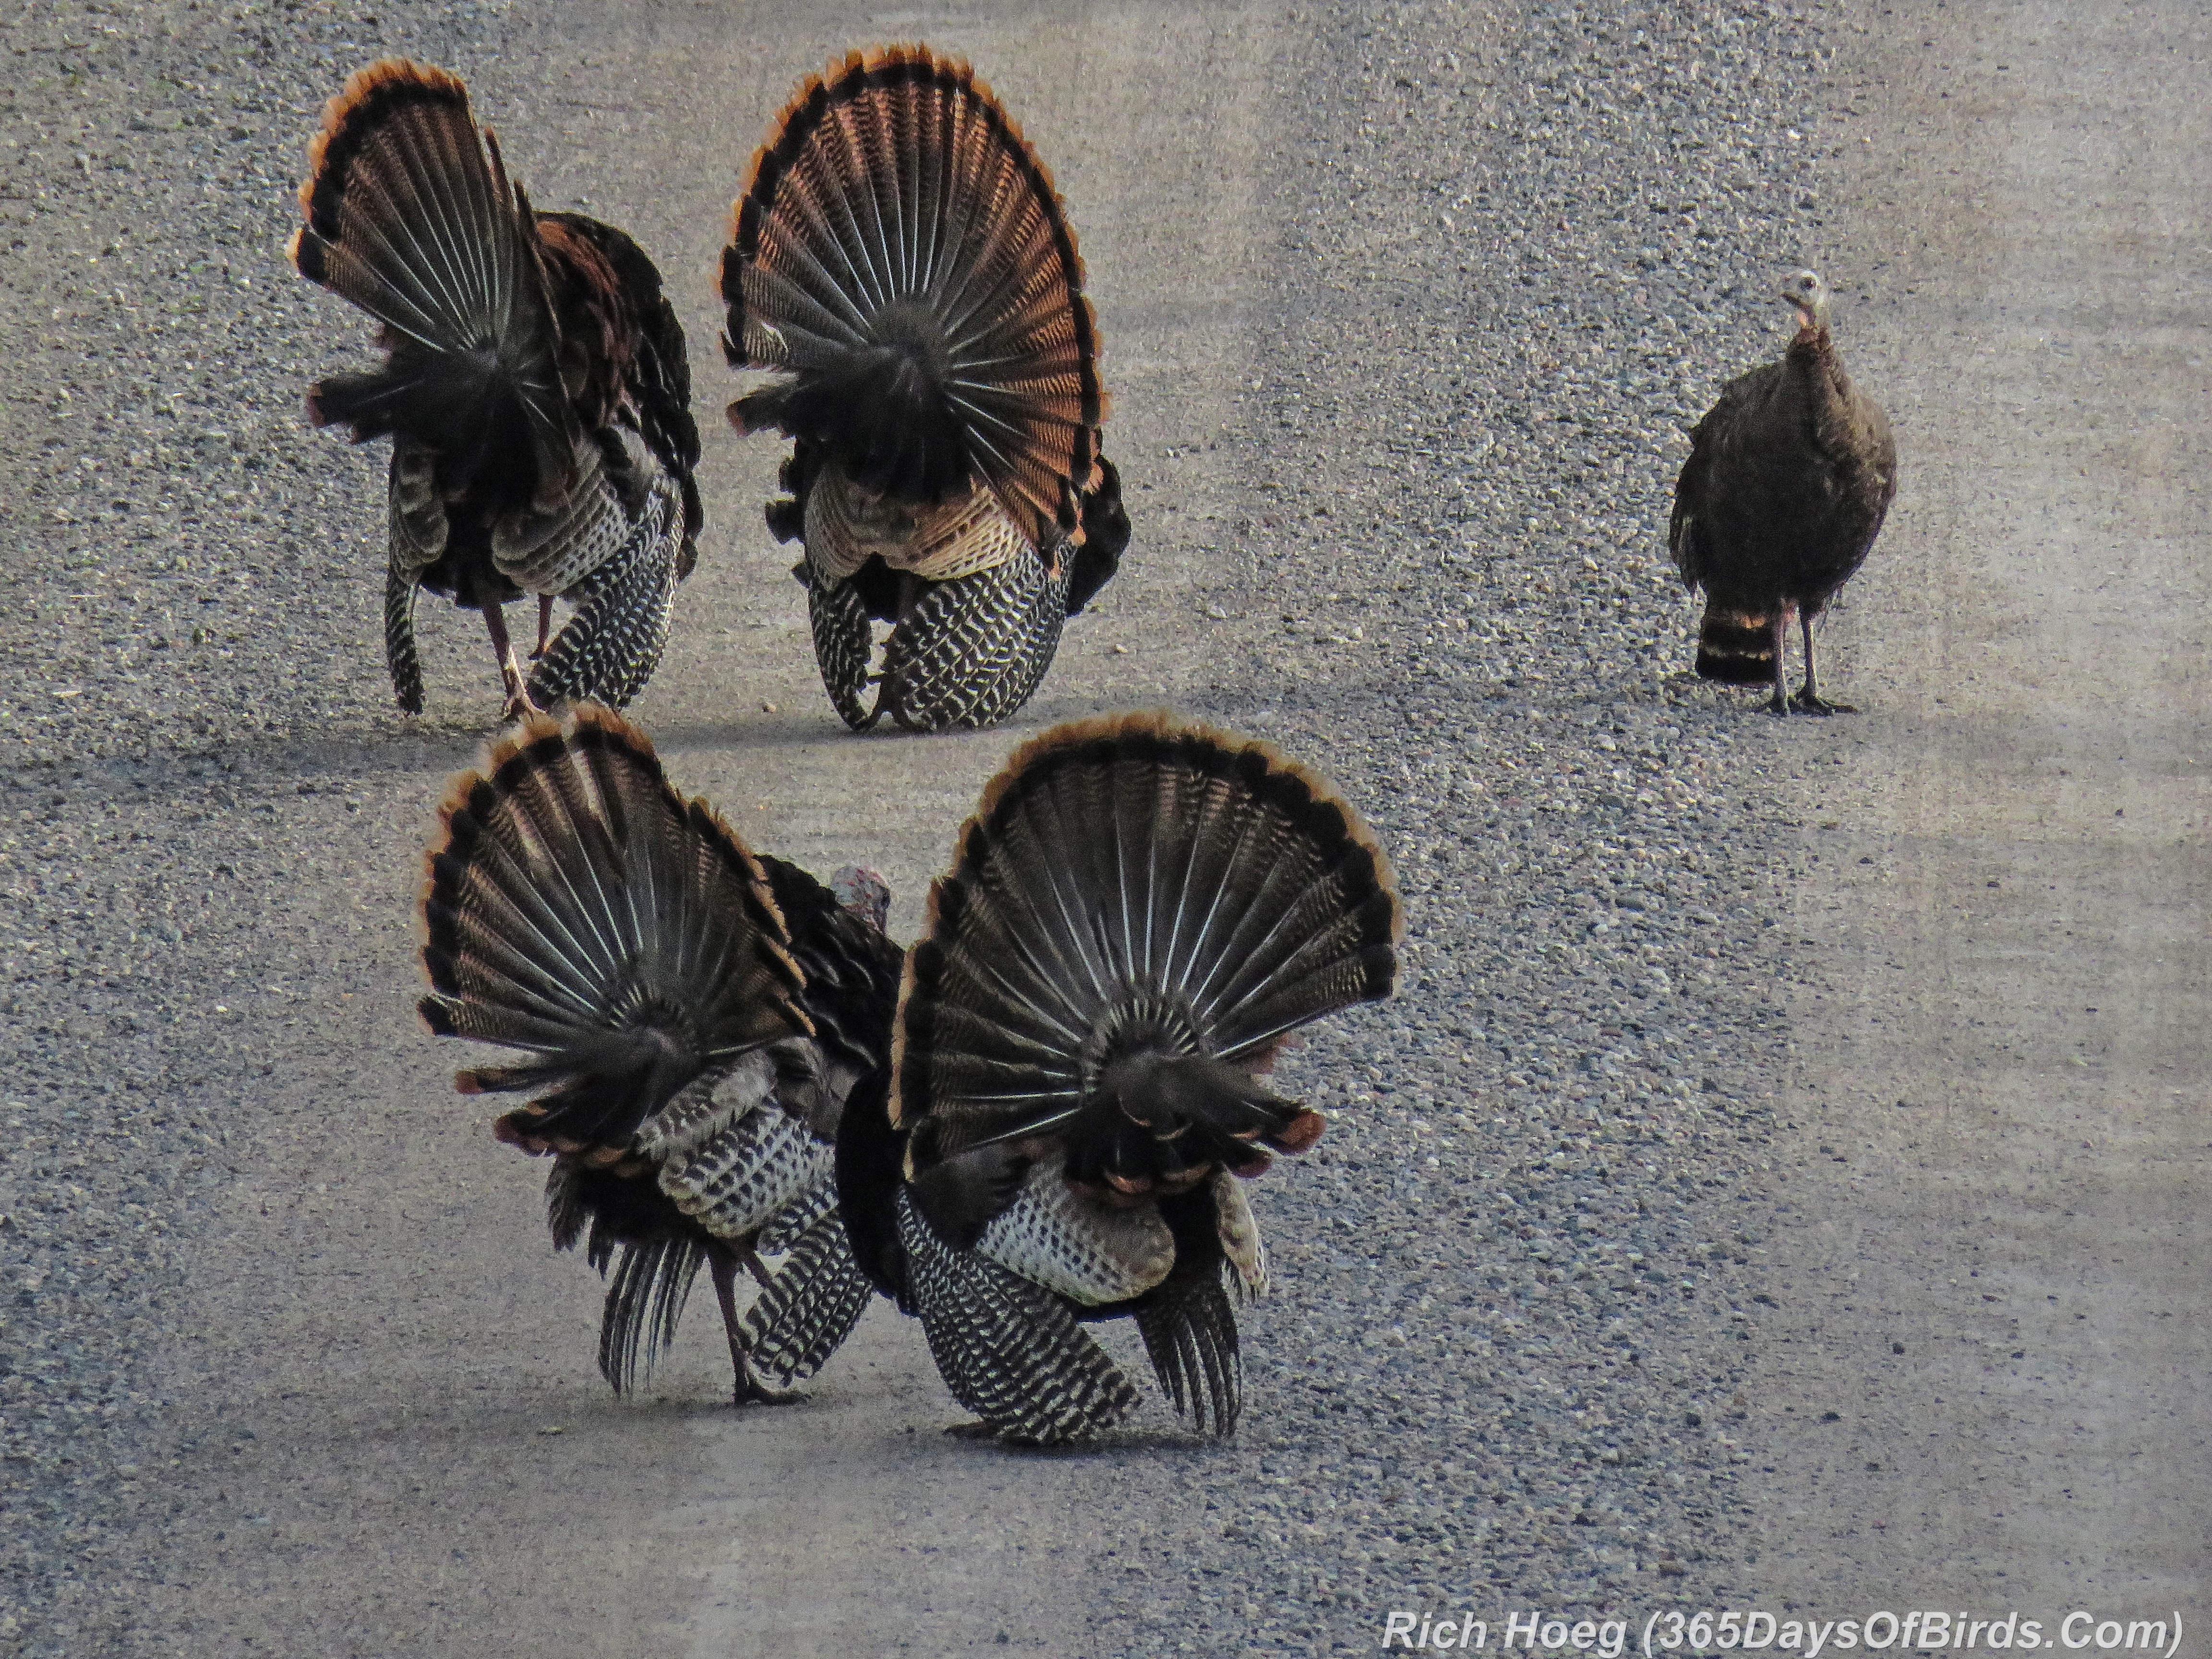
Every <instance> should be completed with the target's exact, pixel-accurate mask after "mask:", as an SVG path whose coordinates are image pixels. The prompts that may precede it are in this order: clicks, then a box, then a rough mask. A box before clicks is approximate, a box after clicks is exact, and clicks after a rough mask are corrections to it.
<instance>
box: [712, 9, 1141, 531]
mask: <svg viewBox="0 0 2212 1659" xmlns="http://www.w3.org/2000/svg"><path fill="white" fill-rule="evenodd" d="M721 288H722V297H723V300H724V301H725V302H726V304H727V306H728V307H729V316H728V328H727V332H726V335H725V337H724V341H723V344H724V348H725V349H726V352H727V353H728V355H729V357H730V361H731V362H732V364H735V365H739V366H744V367H750V368H769V369H778V370H782V371H784V372H785V374H784V378H783V379H781V380H779V381H777V382H776V383H775V384H773V385H771V386H767V387H764V388H763V389H762V390H760V391H757V392H752V393H750V394H749V395H747V396H745V397H744V398H739V399H738V402H737V403H735V404H732V406H731V410H730V418H731V420H732V422H733V423H735V424H736V425H737V426H738V428H739V430H741V431H756V430H759V429H762V428H768V427H775V428H780V429H781V431H783V432H784V433H786V434H787V435H790V436H792V437H794V438H797V439H799V440H800V441H802V442H818V443H821V444H823V445H824V446H825V447H827V448H828V449H829V452H830V453H831V455H832V457H833V458H834V459H835V461H836V465H839V466H840V468H841V469H842V471H843V472H844V473H845V475H846V476H847V477H849V478H851V479H852V480H853V481H854V483H857V484H859V485H860V487H861V488H863V489H866V490H868V491H870V492H872V494H875V495H882V496H889V497H891V498H893V499H896V500H898V501H908V502H917V503H918V502H938V501H945V500H947V499H950V498H951V497H952V496H954V495H957V494H960V493H962V492H963V491H965V490H967V489H970V488H972V487H973V481H974V480H975V479H978V478H980V479H981V481H982V482H983V483H986V484H987V486H988V487H989V489H991V490H992V492H993V493H994V495H996V496H997V497H998V498H999V501H1000V503H1001V505H1002V506H1003V507H1005V509H1006V512H1007V513H1008V514H1009V515H1011V516H1012V519H1013V520H1014V521H1015V522H1016V524H1017V525H1018V526H1019V527H1020V528H1021V530H1022V532H1023V533H1024V535H1026V536H1027V537H1029V538H1030V541H1031V543H1032V544H1034V546H1035V547H1036V549H1037V550H1038V551H1039V552H1040V553H1041V554H1043V555H1046V556H1053V550H1054V549H1055V548H1056V547H1057V546H1058V545H1060V544H1063V543H1065V542H1067V541H1070V540H1079V539H1080V538H1081V533H1082V531H1081V524H1080V516H1081V509H1080V501H1081V498H1082V496H1083V495H1085V493H1086V492H1088V491H1089V490H1090V489H1091V488H1092V485H1093V482H1094V477H1095V472H1096V464H1097V454H1098V435H1099V427H1100V423H1101V422H1103V419H1104V418H1105V413H1106V398H1105V395H1104V393H1103V391H1102V390H1101V389H1100V386H1099V381H1098V374H1097V325H1096V322H1095V320H1094V319H1093V316H1092V313H1091V302H1090V301H1089V300H1088V298H1087V297H1085V293H1084V271H1083V262H1082V260H1081V259H1080V258H1079V257H1078V255H1077V253H1076V249H1075V234H1074V232H1073V230H1072V229H1071V228H1069V225H1068V222H1067V217H1066V212H1065V210H1064V208H1063V206H1062V204H1061V202H1060V196H1059V193H1058V191H1056V190H1055V189H1054V186H1053V182H1052V176H1051V174H1050V173H1048V172H1047V171H1046V169H1045V167H1044V164H1043V163H1042V161H1039V160H1038V159H1037V156H1036V152H1035V151H1034V150H1032V149H1030V145H1029V143H1028V141H1027V140H1026V139H1024V137H1022V133H1021V130H1020V129H1019V128H1018V126H1016V125H1015V124H1014V122H1013V120H1012V118H1011V117H1010V116H1009V115H1008V114H1007V113H1006V110H1005V109H1004V108H1003V107H1002V106H1000V103H999V100H998V99H997V98H996V97H995V96H994V94H992V92H991V89H990V88H989V87H988V86H987V85H986V84H985V83H984V82H982V81H981V80H980V79H978V78H977V77H976V76H975V72H974V71H973V70H971V69H970V68H969V66H968V65H967V64H965V63H963V62H961V61H960V60H958V59H957V58H945V57H940V56H939V55H938V54H937V53H936V52H933V51H931V50H930V49H929V48H928V47H927V46H883V47H878V48H876V49H874V50H872V51H870V52H865V53H862V52H855V53H853V54H851V55H849V56H848V57H846V58H843V59H842V60H841V61H839V62H837V63H835V64H831V65H830V66H829V69H828V70H826V71H825V72H824V73H823V75H821V76H810V77H809V78H808V79H807V80H806V81H805V82H803V83H802V84H801V85H800V87H799V90H798V91H797V93H796V94H794V95H793V98H792V100H791V101H790V102H789V104H787V106H785V108H784V110H783V112H782V113H781V115H780V116H779V117H778V118H777V120H776V122H775V125H774V126H773V127H772V128H771V129H770V132H769V138H768V141H767V143H764V144H763V146H762V148H761V149H760V151H759V152H758V154H757V155H756V156H755V157H754V160H753V168H752V175H751V178H750V181H749V183H748V184H747V185H746V187H745V191H744V194H743V195H742V196H741V197H739V198H738V204H737V207H736V212H735V224H734V229H733V234H732V240H731V243H730V245H729V246H728V247H727V248H726V250H725V252H724V253H723V257H722V276H721Z"/></svg>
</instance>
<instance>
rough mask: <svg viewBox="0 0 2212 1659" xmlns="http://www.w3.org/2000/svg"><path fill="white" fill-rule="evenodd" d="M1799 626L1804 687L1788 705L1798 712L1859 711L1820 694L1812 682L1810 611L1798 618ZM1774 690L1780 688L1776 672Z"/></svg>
mask: <svg viewBox="0 0 2212 1659" xmlns="http://www.w3.org/2000/svg"><path fill="white" fill-rule="evenodd" d="M1799 626H1800V628H1801V629H1802V631H1803V633H1804V635H1805V687H1804V690H1802V691H1800V692H1798V694H1797V695H1796V696H1794V697H1792V698H1790V707H1791V708H1795V709H1796V710H1797V711H1798V712H1799V713H1800V714H1857V713H1858V712H1859V711H1858V710H1857V709H1856V708H1852V707H1851V706H1850V704H1849V703H1847V702H1827V701H1826V699H1824V698H1823V697H1822V696H1820V690H1819V689H1818V688H1817V687H1816V686H1815V685H1814V682H1813V617H1812V613H1811V612H1809V611H1808V612H1807V613H1806V614H1805V615H1804V616H1803V617H1802V618H1801V619H1800V623H1799ZM1775 690H1776V692H1777V694H1778V695H1779V693H1780V690H1781V681H1780V678H1777V679H1776V681H1775Z"/></svg>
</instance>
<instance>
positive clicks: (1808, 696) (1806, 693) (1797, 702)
mask: <svg viewBox="0 0 2212 1659" xmlns="http://www.w3.org/2000/svg"><path fill="white" fill-rule="evenodd" d="M1790 707H1791V708H1794V709H1796V711H1797V712H1798V713H1799V714H1857V713H1858V712H1859V711H1858V710H1857V708H1855V707H1854V706H1853V705H1851V704H1850V703H1847V702H1829V701H1828V700H1827V699H1826V698H1825V697H1822V696H1816V695H1814V690H1813V688H1812V687H1811V686H1809V685H1808V686H1807V687H1806V688H1805V689H1804V690H1802V691H1800V692H1799V693H1798V694H1797V695H1796V696H1794V697H1792V698H1790Z"/></svg>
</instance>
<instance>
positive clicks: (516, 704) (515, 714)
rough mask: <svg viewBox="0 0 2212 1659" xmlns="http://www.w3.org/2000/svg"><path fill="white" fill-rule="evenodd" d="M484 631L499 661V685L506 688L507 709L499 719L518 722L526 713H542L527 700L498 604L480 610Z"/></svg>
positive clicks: (542, 710) (503, 617) (519, 670)
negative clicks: (489, 637)
mask: <svg viewBox="0 0 2212 1659" xmlns="http://www.w3.org/2000/svg"><path fill="white" fill-rule="evenodd" d="M483 619H484V630H485V631H486V632H487V633H489V635H491V648H492V652H493V653H494V654H495V656H497V657H498V658H499V678H500V682H501V684H503V685H505V686H506V687H507V708H506V709H505V710H504V711H503V712H502V713H501V715H500V718H501V720H520V719H522V718H523V717H524V716H525V715H527V714H544V712H545V711H544V709H542V708H539V707H538V705H537V704H536V703H534V702H531V700H530V688H529V686H528V685H527V684H525V683H524V680H523V678H522V669H521V666H520V665H519V664H518V663H517V662H516V661H515V660H514V641H512V640H510V639H508V638H507V611H505V609H504V608H503V607H501V606H500V605H486V606H485V607H484V608H483Z"/></svg>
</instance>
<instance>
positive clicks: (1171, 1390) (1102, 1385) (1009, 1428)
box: [837, 714, 1399, 1443]
mask: <svg viewBox="0 0 2212 1659" xmlns="http://www.w3.org/2000/svg"><path fill="white" fill-rule="evenodd" d="M958 845H959V856H958V860H957V863H956V865H955V866H954V867H953V869H952V871H951V872H950V873H949V874H947V875H946V876H945V877H943V878H940V879H939V881H938V883H937V884H936V885H935V887H934V888H933V890H932V893H931V896H930V912H929V925H928V931H927V935H926V937H925V938H924V939H922V940H921V942H920V943H918V944H917V945H915V947H914V948H913V950H912V951H909V952H908V958H907V969H906V978H905V983H904V987H903V989H902V992H901V995H900V1003H899V1017H898V1024H897V1028H896V1037H895V1041H894V1046H893V1061H892V1067H891V1072H890V1077H889V1078H888V1079H883V1080H881V1081H879V1082H878V1083H877V1084H874V1085H869V1084H864V1085H861V1086H860V1088H859V1089H856V1090H855V1091H854V1095H853V1097H852V1099H851V1101H850V1102H849V1103H848V1109H847V1111H846V1115H845V1118H844V1121H843V1123H842V1127H841V1130H840V1133H839V1141H838V1149H837V1182H838V1194H839V1201H840V1204H841V1206H842V1209H843V1212H844V1214H845V1218H846V1229H847V1233H848V1237H849V1238H850V1239H851V1241H852V1244H853V1249H854V1255H856V1256H857V1257H858V1258H859V1260H860V1264H861V1266H862V1267H863V1268H864V1269H866V1271H867V1273H869V1274H870V1276H871V1277H872V1279H874V1280H875V1282H876V1284H877V1285H878V1287H879V1288H881V1289H883V1290H884V1291H885V1292H886V1293H887V1294H890V1295H892V1296H894V1297H896V1298H897V1299H898V1301H899V1303H900V1304H901V1306H902V1307H903V1308H905V1309H906V1310H908V1311H909V1312H911V1313H915V1314H916V1315H918V1316H920V1318H921V1323H922V1328H923V1331H924V1333H925V1334H926V1335H927V1338H928V1340H929V1345H930V1349H931V1352H932V1353H933V1355H934V1356H935V1358H936V1359H937V1363H938V1368H939V1371H940V1372H941V1373H942V1375H943V1376H944V1377H945V1383H946V1384H947V1386H949V1387H950V1388H951V1390H952V1392H953V1393H954V1395H956V1396H957V1397H958V1398H959V1399H960V1401H962V1402H963V1404H965V1405H966V1406H967V1407H969V1409H970V1410H972V1411H975V1413H978V1414H979V1415H980V1416H981V1418H982V1419H983V1420H984V1422H985V1424H986V1425H987V1426H988V1427H989V1428H991V1429H993V1430H995V1431H999V1432H1000V1433H1001V1434H1004V1435H1006V1436H1007V1437H1010V1438H1013V1439H1018V1440H1025V1441H1034V1442H1040V1443H1051V1442H1059V1441H1066V1440H1073V1439H1080V1438H1084V1437H1089V1436H1091V1435H1094V1434H1096V1433H1097V1432H1098V1431H1101V1430H1103V1429H1105V1428H1108V1427H1110V1426H1111V1425H1113V1424H1115V1423H1116V1422H1118V1421H1120V1420H1121V1419H1122V1418H1123V1417H1124V1416H1126V1415H1127V1413H1128V1412H1129V1411H1130V1410H1131V1409H1132V1408H1133V1407H1134V1406H1135V1404H1136V1403H1137V1398H1138V1396H1137V1393H1136V1390H1135V1389H1134V1387H1133V1385H1132V1384H1131V1383H1129V1381H1128V1380H1127V1377H1126V1376H1123V1375H1122V1373H1121V1370H1120V1369H1119V1368H1118V1367H1117V1366H1116V1365H1115V1364H1114V1362H1113V1361H1112V1360H1111V1359H1110V1358H1109V1357H1108V1356H1107V1355H1106V1353H1105V1352H1104V1351H1103V1349H1101V1348H1100V1347H1099V1346H1097V1344H1096V1343H1094V1342H1093V1341H1091V1339H1090V1338H1089V1337H1088V1336H1086V1335H1085V1334H1084V1333H1083V1331H1082V1330H1081V1328H1080V1324H1081V1322H1085V1321H1091V1320H1099V1319H1111V1318H1120V1317H1127V1318H1130V1319H1133V1321H1134V1322H1135V1323H1136V1325H1137V1327H1138V1329H1139V1333H1140V1334H1141V1335H1142V1336H1143V1338H1144V1341H1145V1344H1146V1352H1147V1353H1148V1355H1149V1357H1150V1358H1151V1359H1152V1367H1153V1370H1154V1372H1155V1373H1156V1375H1157V1376H1158V1378H1159V1382H1160V1385H1161V1387H1162V1389H1164V1391H1165V1392H1166V1394H1167V1395H1168V1397H1169V1398H1170V1400H1171V1401H1173V1403H1174V1404H1175V1406H1176V1408H1177V1409H1178V1410H1179V1411H1182V1412H1183V1413H1186V1414H1187V1415H1188V1416H1189V1417H1190V1418H1191V1419H1193V1421H1194V1423H1195V1424H1196V1425H1198V1426H1199V1427H1200V1428H1202V1429H1206V1430H1209V1431H1212V1432H1213V1433H1216V1434H1227V1433H1229V1432H1230V1431H1231V1430H1233V1428H1234V1427H1235V1425H1236V1422H1237V1414H1238V1413H1239V1411H1240V1409H1241V1393H1240V1386H1239V1381H1238V1378H1239V1371H1238V1365H1237V1322H1236V1317H1235V1315H1234V1312H1233V1311H1232V1309H1231V1299H1230V1294H1229V1292H1230V1289H1231V1286H1236V1287H1239V1288H1240V1289H1241V1290H1242V1291H1243V1293H1245V1294H1257V1293H1258V1292H1259V1291H1261V1289H1262V1288H1263V1287H1264V1285H1265V1284H1266V1267H1265V1255H1264V1252H1263V1250H1262V1249H1261V1244H1260V1238H1259V1230H1258V1225H1257V1223H1256V1222H1255V1220H1254V1219H1253V1216H1252V1212H1251V1209H1250V1206H1249V1204H1248V1203H1247V1201H1246V1200H1245V1198H1244V1195H1243V1187H1242V1182H1241V1179H1240V1178H1241V1177H1249V1176H1256V1175H1258V1174H1259V1173H1261V1171H1262V1170H1265V1169H1267V1166H1268V1164H1269V1163H1270V1162H1271V1159H1272V1157H1273V1155H1274V1154H1278V1153H1296V1152H1304V1150H1306V1149H1307V1148H1308V1147H1310V1146H1312V1145H1313V1143H1314V1142H1315V1140H1316V1139H1318V1138H1319V1136H1320V1134H1321V1133H1322V1117H1321V1115H1320V1114H1319V1113H1317V1112H1315V1111H1312V1110H1310V1109H1308V1108H1305V1107H1304V1106H1301V1105H1299V1104H1298V1103H1297V1102H1295V1101H1292V1100H1289V1099H1285V1097H1282V1096H1280V1095H1279V1094H1277V1093H1275V1092H1274V1091H1273V1090H1272V1089H1270V1088H1268V1087H1267V1085H1266V1084H1265V1083H1263V1082H1262V1081H1261V1078H1262V1077H1263V1076H1264V1075H1265V1074H1266V1073H1267V1072H1268V1070H1269V1069H1270V1067H1271V1066H1272V1064H1273V1060H1274V1057H1275V1054H1276V1053H1277V1051H1278V1049H1279V1048H1280V1047H1281V1045H1282V1044H1283V1043H1284V1042H1285V1039H1286V1038H1288V1037H1289V1036H1290V1035H1291V1033H1292V1032H1293V1031H1295V1030H1297V1029H1298V1028H1299V1027H1301V1026H1303V1025H1304V1024H1308V1023H1310V1021H1312V1020H1315V1019H1317V1018H1321V1017H1322V1015H1324V1014H1327V1013H1329V1012H1334V1011H1335V1010H1337V1009H1340V1008H1343V1007H1346V1006H1349V1005H1351V1004H1352V1003H1355V1002H1358V1001H1361V1000H1365V999H1369V998H1373V997H1381V996H1384V995H1387V994H1389V990H1390V987H1391V983H1392V981H1393V977H1394V975H1395V967H1396V955H1395V942H1396V939H1397V936H1398V926H1399V909H1398V898H1397V892H1396V889H1395V884H1393V882H1392V879H1391V876H1390V871H1389V865H1388V863H1387V861H1386V860H1384V859H1383V854H1382V853H1381V851H1380V849H1379V848H1377V847H1376V843H1375V841H1374V838H1373V836H1371V835H1370V833H1369V831H1368V830H1367V829H1366V827H1365V826H1364V824H1363V823H1361V822H1360V820H1359V817H1358V814H1357V813H1355V812H1354V811H1352V808H1351V807H1350V805H1347V804H1346V802H1345V801H1344V799H1343V798H1342V797H1341V796H1340V795H1338V794H1337V793H1335V791H1334V790H1333V789H1331V788H1330V787H1328V784H1326V783H1325V782H1323V781H1322V780H1321V779H1319V778H1317V777H1316V776H1315V775H1313V774H1312V773H1310V772H1308V771H1306V770H1305V769H1303V768H1301V767H1299V766H1297V765H1296V764H1294V763H1291V762H1290V761H1288V760H1286V759H1285V758H1284V757H1282V756H1281V755H1279V754H1278V753H1276V752H1275V751H1274V750H1272V749H1270V748H1268V747H1267V745H1265V744H1259V743H1255V742H1253V741H1251V740H1249V739H1247V738H1237V737H1234V736H1231V735H1230V734H1228V733H1225V732H1214V731H1211V730H1209V729H1207V728H1206V727H1204V726H1192V725H1186V724H1184V723H1182V722H1180V721H1178V720H1174V719H1173V718H1172V717H1170V716H1167V715H1164V714H1132V715H1120V716H1109V717H1106V718H1103V719H1098V720H1084V721H1078V722H1075V723H1073V724H1072V725H1068V726H1060V727H1058V728H1056V729H1054V731H1052V732H1048V733H1046V734H1045V735H1044V736H1043V737H1042V738H1038V739H1036V741H1035V742H1033V743H1031V744H1027V745H1025V746H1024V747H1023V748H1022V749H1021V750H1018V751H1017V752H1016V753H1015V755H1014V756H1013V757H1012V759H1011V760H1010V761H1009V762H1008V763H1007V764H1006V769H1005V770H1004V771H1002V772H1001V773H1000V775H999V776H998V778H997V779H996V780H995V781H994V782H993V783H992V784H991V785H990V787H988V788H987V790H986V791H985V793H984V795H983V799H982V802H981V805H979V806H978V808H977V810H976V813H975V817H973V818H971V819H970V820H969V823H968V824H967V826H966V828H965V829H963V831H962V833H961V836H960V838H959V842H958ZM879 1096H880V1099H879Z"/></svg>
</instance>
